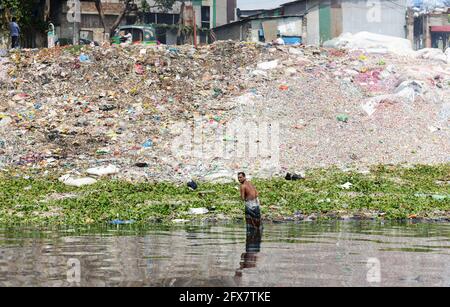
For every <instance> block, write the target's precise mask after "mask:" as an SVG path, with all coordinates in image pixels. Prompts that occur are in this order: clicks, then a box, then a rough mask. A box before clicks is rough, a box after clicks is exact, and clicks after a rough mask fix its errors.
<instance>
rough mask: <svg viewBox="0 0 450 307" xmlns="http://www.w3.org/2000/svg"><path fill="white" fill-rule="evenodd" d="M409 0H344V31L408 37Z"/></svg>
mask: <svg viewBox="0 0 450 307" xmlns="http://www.w3.org/2000/svg"><path fill="white" fill-rule="evenodd" d="M406 8H407V0H377V1H367V0H342V14H343V16H342V20H343V27H342V31H343V32H344V33H345V32H350V33H356V32H360V31H368V32H373V33H378V34H383V35H391V36H397V37H403V38H405V37H406Z"/></svg>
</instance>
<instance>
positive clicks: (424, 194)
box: [0, 164, 450, 226]
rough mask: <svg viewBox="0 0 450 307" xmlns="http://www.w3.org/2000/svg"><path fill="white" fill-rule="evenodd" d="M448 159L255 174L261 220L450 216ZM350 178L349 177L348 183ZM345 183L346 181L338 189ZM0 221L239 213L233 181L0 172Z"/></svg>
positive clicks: (167, 218)
mask: <svg viewBox="0 0 450 307" xmlns="http://www.w3.org/2000/svg"><path fill="white" fill-rule="evenodd" d="M449 180H450V165H449V164H446V165H437V166H416V167H400V166H399V167H393V166H378V167H373V168H372V169H371V170H370V172H360V171H342V170H338V169H337V168H331V169H316V170H311V171H309V172H307V173H306V174H305V178H304V179H302V180H285V179H284V178H273V179H270V180H267V179H255V180H252V182H253V183H254V184H255V186H256V187H257V189H258V191H259V193H260V201H261V204H262V207H261V208H262V214H263V218H264V220H265V221H266V222H286V221H315V220H319V221H320V220H352V219H363V220H371V219H375V220H404V219H409V220H422V221H450V193H449V191H450V190H449V187H448V184H443V182H449ZM350 184H351V185H350ZM342 185H345V186H346V187H348V188H345V189H343V188H342V187H341V186H342ZM0 190H1V191H2V193H1V194H0V203H1V204H2V205H1V206H0V223H1V224H2V225H9V224H23V225H30V224H31V225H50V226H51V225H56V226H57V225H90V224H105V223H112V221H113V222H114V221H116V222H117V221H133V223H134V224H147V223H153V222H162V223H172V222H173V223H189V222H193V223H194V222H217V221H222V222H226V221H231V220H242V219H243V216H244V205H243V203H242V202H241V201H240V198H239V187H238V183H237V182H235V183H226V184H213V183H207V182H201V183H200V182H199V183H198V188H197V189H196V190H195V191H193V190H192V189H191V188H189V187H188V186H186V185H181V184H180V185H176V184H173V183H168V182H165V183H164V182H160V183H129V182H126V181H120V180H109V179H103V180H99V181H98V182H97V183H95V184H93V185H86V186H80V187H72V186H68V185H65V184H64V183H61V182H59V181H58V180H57V178H52V177H49V176H47V177H45V176H44V177H42V176H40V175H36V174H35V175H30V176H26V177H23V176H21V175H17V174H8V175H7V176H6V175H5V174H3V175H1V177H0Z"/></svg>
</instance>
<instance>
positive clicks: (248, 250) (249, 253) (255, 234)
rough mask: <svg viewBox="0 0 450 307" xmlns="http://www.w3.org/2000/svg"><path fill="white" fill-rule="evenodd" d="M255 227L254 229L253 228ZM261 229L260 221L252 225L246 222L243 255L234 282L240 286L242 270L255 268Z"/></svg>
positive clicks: (259, 247)
mask: <svg viewBox="0 0 450 307" xmlns="http://www.w3.org/2000/svg"><path fill="white" fill-rule="evenodd" d="M255 226H256V227H255ZM262 231H263V227H262V224H261V220H253V223H248V221H247V237H246V240H245V253H243V254H242V255H241V262H240V266H239V269H237V270H236V273H235V275H234V281H235V283H236V285H240V283H241V280H242V272H243V270H244V269H250V268H256V261H257V259H258V253H259V252H260V250H261V236H262Z"/></svg>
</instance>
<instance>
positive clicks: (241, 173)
mask: <svg viewBox="0 0 450 307" xmlns="http://www.w3.org/2000/svg"><path fill="white" fill-rule="evenodd" d="M239 175H242V176H244V177H246V176H245V173H244V172H239V173H238V176H239Z"/></svg>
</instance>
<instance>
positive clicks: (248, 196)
mask: <svg viewBox="0 0 450 307" xmlns="http://www.w3.org/2000/svg"><path fill="white" fill-rule="evenodd" d="M238 180H239V183H240V184H241V198H242V200H243V201H244V202H245V220H246V223H247V226H253V227H254V228H259V227H260V225H261V208H260V203H259V198H258V196H259V193H258V191H257V190H256V188H255V187H254V186H253V185H252V184H251V183H250V181H248V180H247V178H246V177H245V173H243V172H240V173H238Z"/></svg>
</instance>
